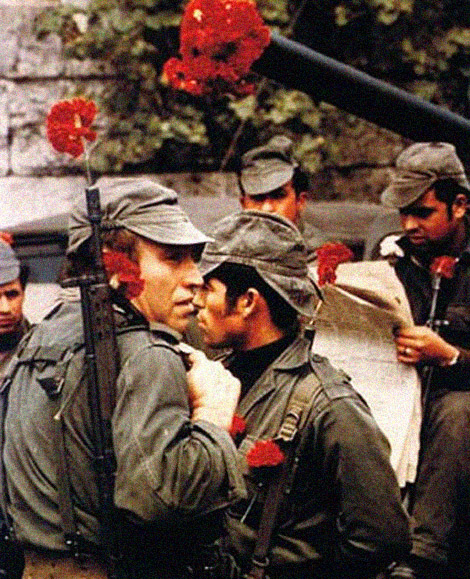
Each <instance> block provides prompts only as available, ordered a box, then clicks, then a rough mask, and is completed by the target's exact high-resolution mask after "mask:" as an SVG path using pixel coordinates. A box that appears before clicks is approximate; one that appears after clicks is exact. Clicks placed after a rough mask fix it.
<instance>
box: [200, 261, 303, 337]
mask: <svg viewBox="0 0 470 579" xmlns="http://www.w3.org/2000/svg"><path fill="white" fill-rule="evenodd" d="M206 277H209V278H211V277H215V278H216V279H218V280H220V281H221V282H222V283H223V284H224V285H225V286H226V288H227V294H226V298H227V307H228V309H229V311H230V310H232V309H233V308H234V307H235V305H236V303H237V300H238V298H239V297H240V296H242V295H243V294H244V293H245V292H246V291H248V289H249V288H254V289H256V290H258V291H259V293H260V294H261V295H262V296H263V297H264V299H265V300H266V302H267V304H268V308H269V314H270V316H271V320H272V322H273V324H274V325H275V326H276V327H277V328H279V329H280V330H283V331H286V330H289V329H290V328H292V327H293V326H294V324H296V323H297V318H298V314H297V312H296V310H295V309H294V308H293V307H292V306H291V305H289V304H288V303H287V302H286V300H285V299H284V298H283V297H281V296H280V295H279V294H278V293H277V292H276V291H275V290H274V289H273V288H272V287H271V286H270V285H269V284H267V283H266V282H265V281H264V279H263V278H262V277H261V276H260V275H259V273H258V272H257V271H256V269H254V268H253V267H251V266H249V265H243V264H239V263H230V262H225V263H222V264H221V265H219V266H218V267H217V268H216V269H214V270H212V271H211V272H210V273H209V274H208V275H207V276H206Z"/></svg>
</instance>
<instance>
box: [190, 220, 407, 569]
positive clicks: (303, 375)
mask: <svg viewBox="0 0 470 579" xmlns="http://www.w3.org/2000/svg"><path fill="white" fill-rule="evenodd" d="M212 235H213V237H214V240H213V241H212V242H210V243H208V244H207V245H206V248H205V249H204V252H203V254H202V259H201V262H200V269H201V271H202V273H203V275H204V281H205V284H204V287H203V288H202V289H201V290H200V291H199V292H198V293H197V294H196V298H195V300H194V303H195V305H196V306H197V308H198V310H199V311H198V314H197V320H198V323H199V326H200V328H201V331H202V334H203V336H204V340H205V342H206V343H207V344H208V345H209V346H217V347H220V346H224V347H226V348H231V349H232V351H231V353H229V354H228V356H227V358H226V360H225V365H226V366H227V367H228V369H229V370H230V371H231V372H232V373H233V374H234V376H236V377H237V378H238V379H239V380H240V382H241V385H242V395H241V398H240V402H239V405H238V413H239V415H241V417H242V418H243V419H244V421H245V424H246V426H245V430H244V431H243V432H241V433H240V435H239V437H238V439H237V444H238V452H239V455H240V463H241V465H244V466H242V468H243V470H244V476H245V480H246V484H247V488H248V497H247V498H246V500H242V501H240V502H239V503H237V504H235V505H233V506H232V507H231V508H230V509H229V511H228V513H227V515H226V520H227V529H228V536H227V537H226V539H225V542H226V545H225V547H226V549H227V550H228V551H229V552H230V553H231V554H233V555H234V556H235V558H236V560H237V562H238V564H239V565H240V567H241V569H242V572H244V573H246V572H247V571H248V570H249V569H250V567H251V566H252V557H253V555H254V552H255V537H256V536H257V533H259V536H260V537H262V539H261V541H260V542H259V543H258V544H257V546H256V552H255V555H254V558H255V561H256V565H255V568H256V569H257V570H258V571H259V569H260V568H261V567H264V568H265V571H266V576H269V577H270V579H285V578H289V579H305V578H306V577H323V578H327V577H328V578H332V579H333V578H339V577H364V578H365V577H373V576H374V574H375V573H376V572H378V571H379V570H381V569H384V568H385V567H386V566H387V565H388V564H389V563H390V562H391V561H393V559H394V558H395V557H396V556H397V554H399V553H401V554H404V553H406V552H407V550H408V549H409V530H408V521H407V517H406V514H405V512H404V510H403V508H402V505H401V500H400V493H399V489H398V484H397V482H396V479H395V475H394V473H393V470H392V468H391V465H390V462H389V452H390V448H389V445H388V442H387V441H386V439H385V437H384V436H383V434H382V433H381V432H380V430H379V428H378V427H377V425H376V423H375V422H374V419H373V418H372V416H371V413H370V411H369V409H368V408H367V406H366V404H365V403H364V401H363V400H362V399H361V398H360V397H359V396H358V395H357V393H356V392H355V391H354V390H353V388H352V387H351V385H350V383H349V379H348V377H347V376H346V375H345V374H344V373H343V372H341V371H338V370H335V369H334V368H333V367H332V366H331V365H330V364H329V363H328V361H327V360H326V359H325V358H322V357H320V356H318V355H315V354H312V349H311V340H309V339H308V338H307V337H305V336H304V334H303V332H301V330H300V327H299V322H298V318H299V316H301V317H304V316H307V317H310V316H312V314H313V311H314V308H315V303H316V290H315V288H314V285H313V283H312V281H311V279H310V278H309V276H308V271H307V250H306V247H305V242H304V241H303V238H302V236H301V234H300V232H299V230H298V229H297V228H296V227H295V226H294V225H293V224H292V222H291V221H289V220H287V219H284V218H283V217H280V216H278V215H275V214H271V213H265V212H260V211H242V212H239V213H237V214H235V215H231V216H229V217H227V218H225V219H223V220H222V221H220V222H219V223H218V225H217V226H216V228H215V230H214V231H213V232H212ZM307 384H308V385H309V386H308V387H307ZM303 388H306V390H305V391H303V398H304V401H305V408H304V414H303V416H305V425H304V427H303V430H302V433H305V438H303V436H304V435H303V434H302V435H299V440H302V444H301V445H300V446H299V447H297V450H296V454H295V457H296V458H295V461H294V463H295V466H292V465H291V464H290V463H288V466H287V468H288V469H289V470H288V472H289V476H290V477H291V478H289V483H287V484H286V486H284V487H281V488H280V489H279V490H278V494H276V496H277V497H283V499H282V502H281V504H280V508H279V510H278V516H279V519H278V520H276V521H275V523H273V526H271V529H272V531H273V536H272V538H271V540H270V541H266V536H267V532H266V526H265V525H264V524H263V530H261V527H260V524H261V523H260V520H261V518H262V515H261V512H262V509H263V506H264V508H265V509H273V508H275V507H274V506H273V503H274V499H273V495H272V494H271V489H272V488H274V487H272V486H270V489H269V490H266V486H267V485H269V484H270V483H269V481H270V480H272V479H271V476H272V477H274V478H273V480H277V479H278V478H279V477H281V476H282V475H280V473H279V470H276V468H277V467H276V466H275V464H276V463H275V462H274V464H273V462H271V460H270V455H269V453H266V456H264V457H263V451H262V450H261V449H262V448H264V446H263V445H267V446H269V445H271V447H272V446H273V445H274V450H273V449H272V448H271V450H273V452H275V451H276V444H277V445H278V448H277V450H279V447H280V448H281V449H282V450H285V452H286V453H287V452H288V451H287V450H286V447H285V446H284V443H286V444H288V442H286V439H285V438H284V436H283V434H282V433H284V432H290V433H293V432H295V428H294V429H293V426H292V424H290V428H287V427H286V422H284V420H286V419H285V418H284V417H286V416H289V417H292V416H296V417H297V418H298V417H299V407H298V406H297V403H298V402H299V400H298V393H299V392H301V391H302V390H303ZM292 400H294V401H295V410H292V413H293V414H292V413H291V412H290V411H289V412H287V411H286V408H287V406H288V404H289V405H290V403H291V402H292ZM300 406H301V405H300ZM281 425H282V427H281ZM288 438H289V437H287V439H288ZM295 440H296V441H297V440H298V439H297V438H295ZM258 451H259V452H260V454H259V455H258V460H254V458H253V457H254V455H255V454H256V452H258ZM275 456H276V455H275ZM290 456H293V454H291V455H290ZM250 457H251V458H250ZM284 459H285V457H284V458H283V457H281V458H280V462H281V463H282V461H283V460H284ZM263 460H264V461H265V462H263ZM268 465H273V466H272V467H271V466H268ZM290 466H292V469H293V471H292V472H291V471H290ZM293 472H295V476H294V475H293ZM267 493H268V495H269V496H270V497H271V499H270V500H267V499H266V497H267ZM265 501H266V502H265ZM265 513H269V517H273V516H274V515H273V513H272V511H270V510H269V511H265ZM265 513H263V520H264V521H265V520H266V519H264V514H265ZM274 525H275V526H274ZM268 545H269V550H268V552H265V553H264V555H263V557H261V555H260V554H259V553H260V549H261V552H263V550H264V549H265V547H267V546H268ZM258 559H259V560H258ZM253 576H258V575H256V574H255V575H253ZM250 577H251V575H250Z"/></svg>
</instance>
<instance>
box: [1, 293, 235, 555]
mask: <svg viewBox="0 0 470 579" xmlns="http://www.w3.org/2000/svg"><path fill="white" fill-rule="evenodd" d="M82 341H83V337H82V321H81V314H80V304H79V302H78V301H77V302H73V303H71V302H68V303H67V302H65V303H63V304H62V305H61V306H60V307H59V308H58V310H57V311H55V313H53V315H52V316H50V317H48V318H47V319H46V320H44V321H43V322H42V323H41V324H39V325H38V326H37V327H36V328H35V329H34V330H33V333H32V335H31V338H30V340H29V341H28V343H27V348H26V349H24V350H23V351H22V352H21V353H20V354H19V355H20V358H22V362H21V364H20V366H18V369H17V372H16V374H15V375H14V377H13V381H12V383H11V387H10V393H9V400H8V413H7V416H6V421H5V445H4V453H3V459H4V465H5V468H6V475H7V483H8V493H9V500H10V504H9V511H10V514H11V517H12V519H13V523H14V529H15V531H16V534H17V537H18V538H19V540H21V541H22V542H24V543H26V544H28V545H31V546H33V547H39V548H46V549H52V550H58V551H62V550H65V549H66V548H67V547H66V545H65V542H64V535H63V533H62V528H61V518H60V514H59V507H58V502H59V498H58V492H57V477H58V476H60V474H59V473H58V472H57V454H56V453H57V439H56V438H55V433H54V422H55V421H56V420H62V425H63V428H64V429H65V445H66V458H67V462H68V466H69V473H70V483H71V492H72V499H73V503H74V510H75V516H76V520H77V524H78V530H79V532H80V533H81V534H82V536H83V537H84V538H85V539H86V540H88V541H90V542H92V543H99V523H98V519H97V510H98V493H97V485H96V478H95V474H94V471H93V466H92V448H93V440H92V428H91V424H90V417H89V409H88V405H87V396H86V381H85V380H84V371H85V369H84V356H83V347H82ZM176 344H177V338H176V337H175V336H174V335H173V334H172V332H171V331H170V330H169V329H168V328H166V327H159V328H158V329H155V330H153V331H152V329H150V328H148V327H145V325H144V326H141V327H137V328H132V327H126V325H124V326H122V325H120V327H119V334H118V346H119V351H120V352H119V354H120V359H121V371H120V374H119V377H118V381H117V387H116V391H117V392H116V393H117V396H116V398H117V402H116V406H115V411H114V415H113V420H112V428H113V444H114V451H115V456H116V463H117V469H116V479H115V492H114V501H115V504H116V506H117V507H119V508H120V509H123V510H125V512H127V513H129V515H130V516H131V517H132V519H133V520H137V521H141V522H152V523H153V522H156V523H157V524H159V525H161V526H162V528H165V524H166V523H167V522H169V521H171V522H172V523H174V522H175V521H177V520H179V519H180V520H183V521H184V520H185V518H186V517H191V516H194V515H201V514H204V513H205V511H206V510H210V509H213V508H214V507H217V506H222V505H225V504H226V503H227V502H230V501H231V500H233V499H235V498H237V497H239V496H243V494H244V483H243V480H242V477H241V474H240V473H239V469H238V465H237V452H236V448H235V446H234V444H233V441H232V439H231V438H230V436H229V434H228V433H227V432H225V431H224V430H222V429H220V428H217V427H216V426H214V425H212V424H210V423H208V422H204V421H196V422H192V421H191V420H190V408H189V405H188V392H187V382H186V373H185V369H184V366H183V363H182V360H181V357H180V355H179V354H178V351H177V349H176V347H175V346H176ZM12 368H13V367H12V366H11V367H10V369H12ZM48 373H49V374H50V373H54V375H55V379H56V380H58V383H61V382H62V379H63V387H62V392H61V395H60V397H59V400H58V402H54V401H51V400H50V399H49V397H48V395H47V394H46V392H45V391H44V389H43V387H42V386H41V384H40V381H44V378H47V377H48ZM57 373H58V374H57Z"/></svg>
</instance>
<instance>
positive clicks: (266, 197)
mask: <svg viewBox="0 0 470 579" xmlns="http://www.w3.org/2000/svg"><path fill="white" fill-rule="evenodd" d="M306 202H307V198H306V195H305V193H300V195H296V194H295V189H294V186H293V185H292V182H291V181H289V183H286V184H285V185H283V186H282V187H279V189H275V190H274V191H270V192H268V193H265V194H263V195H244V196H243V197H241V199H240V203H241V205H242V207H243V209H256V210H257V211H265V212H267V213H276V214H277V215H281V216H282V217H285V218H286V219H289V220H290V221H292V222H293V223H295V224H296V225H297V224H298V223H299V221H300V218H301V216H302V212H303V210H304V209H305V204H306Z"/></svg>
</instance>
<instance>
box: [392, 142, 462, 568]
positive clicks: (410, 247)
mask: <svg viewBox="0 0 470 579" xmlns="http://www.w3.org/2000/svg"><path fill="white" fill-rule="evenodd" d="M439 181H444V183H445V182H446V181H453V182H454V183H455V184H457V185H458V186H460V187H461V190H460V192H461V193H465V195H466V196H467V198H468V197H469V190H470V184H469V182H468V180H467V177H466V175H465V170H464V167H463V164H462V162H461V161H460V159H459V158H458V156H457V153H456V151H455V147H454V146H453V145H451V144H450V143H441V142H433V143H415V144H414V145H411V146H410V147H408V148H407V149H405V150H404V151H403V152H402V153H401V154H400V155H399V157H398V158H397V161H396V171H395V172H394V175H393V177H392V180H391V183H390V185H389V186H388V187H387V188H386V189H385V191H384V192H383V193H382V202H383V203H384V205H387V206H389V207H393V208H395V209H398V210H401V211H402V213H403V214H404V216H405V218H406V215H407V209H408V208H412V207H413V206H414V204H415V203H416V202H418V201H419V199H420V198H421V196H423V195H425V194H427V193H428V192H429V191H431V190H433V189H434V188H435V186H436V185H435V184H436V183H438V182H439ZM446 186H447V187H448V186H449V185H446ZM435 198H436V199H438V200H439V197H438V195H437V194H436V193H435ZM456 198H457V197H455V199H456ZM455 199H454V202H453V203H451V204H450V205H448V206H447V207H446V211H447V215H448V219H449V220H450V219H451V218H453V217H452V215H451V211H452V207H453V206H454V205H455ZM442 203H443V201H442ZM408 210H409V209H408ZM461 224H462V226H463V230H464V237H465V239H464V240H463V241H465V242H466V244H467V245H466V247H465V248H464V249H463V251H462V252H461V253H460V255H459V256H458V258H459V259H458V262H457V264H456V267H455V272H454V275H453V277H452V278H451V279H446V278H445V277H443V278H442V279H441V289H440V291H439V296H438V300H437V310H436V318H435V319H436V320H442V321H443V322H444V323H443V324H442V326H441V327H440V329H439V334H440V335H441V337H442V338H443V339H444V340H445V341H446V342H447V343H448V344H452V345H453V346H455V347H456V348H457V349H458V351H459V354H458V358H456V359H454V360H453V362H452V363H451V365H448V366H443V367H441V366H438V365H434V366H432V372H431V373H430V374H427V371H428V370H429V367H427V368H426V366H424V368H426V369H424V368H423V366H422V365H421V364H420V365H418V370H419V371H420V372H423V375H424V376H425V379H426V386H427V392H426V399H425V408H424V416H423V425H422V428H421V449H420V461H419V465H418V475H417V479H416V481H415V484H414V491H413V494H412V501H411V509H410V510H411V530H412V542H413V546H412V551H411V557H410V558H409V559H408V561H406V562H405V563H404V564H400V565H397V567H396V569H395V571H394V572H393V574H392V576H393V577H397V578H401V577H407V578H412V579H414V578H419V579H421V578H430V577H435V576H437V575H441V576H446V577H447V576H451V575H452V577H454V574H455V577H466V578H467V577H468V576H469V574H470V566H469V562H468V561H469V548H468V534H469V527H470V492H469V488H470V487H469V481H470V449H469V445H468V432H469V426H470V374H469V369H470V301H469V300H470V269H469V263H470V246H469V240H470V223H469V220H468V217H467V216H464V217H463V218H462V223H461ZM428 227H429V228H430V227H431V226H430V225H428ZM416 228H417V229H418V225H416ZM435 241H443V240H442V239H439V238H437V239H436V240H435ZM396 245H397V247H398V248H399V249H400V250H401V251H399V252H398V255H397V256H396V257H395V258H394V264H395V271H396V274H397V276H398V278H399V279H400V281H401V282H402V284H403V286H404V288H405V290H406V294H407V297H408V300H409V302H410V307H411V311H412V314H413V320H414V323H415V324H416V325H417V326H424V325H426V324H427V322H428V319H429V315H430V309H431V302H432V294H433V289H432V275H431V273H430V264H431V260H432V258H433V257H435V256H434V255H433V254H432V253H431V251H426V250H423V249H422V247H420V246H416V245H415V244H413V243H412V241H410V239H408V237H407V236H406V235H405V236H403V237H402V238H400V239H399V240H398V241H397V242H396ZM449 245H450V243H449ZM441 251H442V250H441ZM447 251H449V249H447ZM428 376H430V380H429V382H428ZM447 574H449V575H447Z"/></svg>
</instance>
